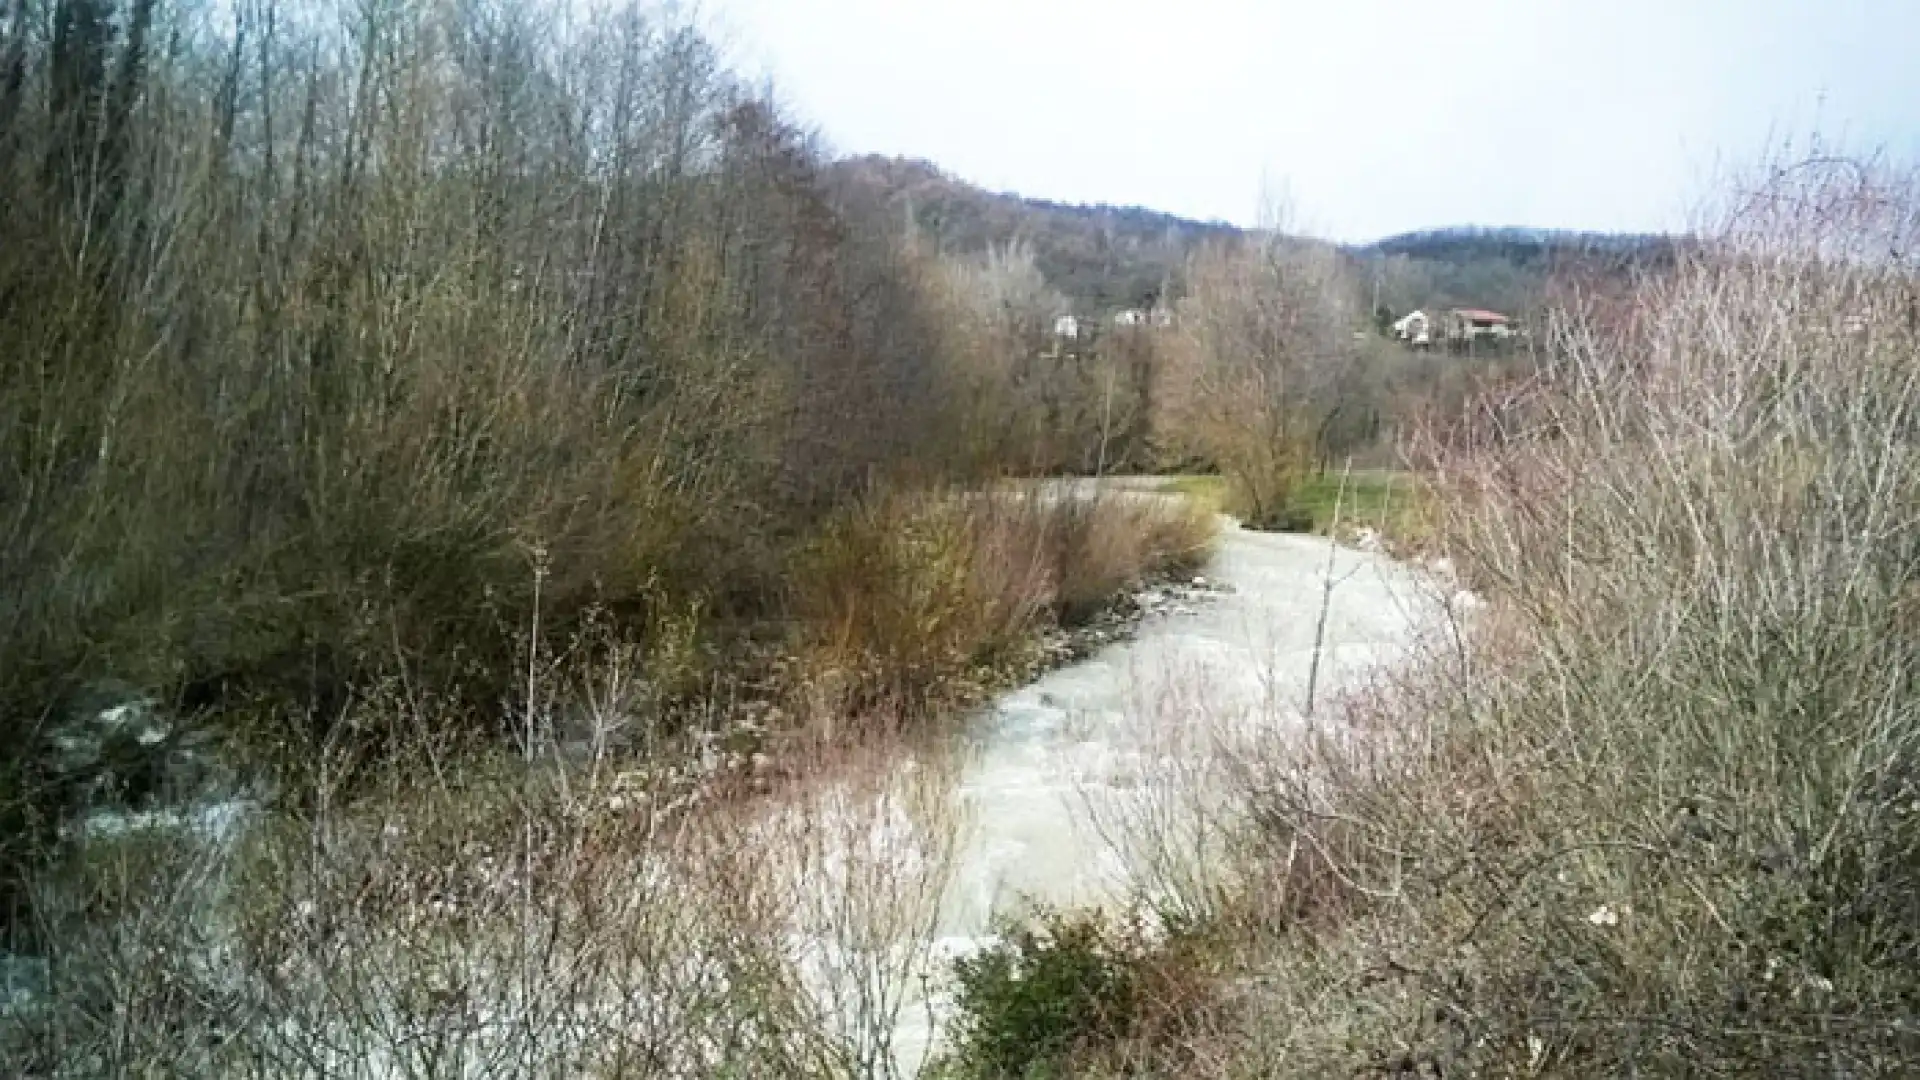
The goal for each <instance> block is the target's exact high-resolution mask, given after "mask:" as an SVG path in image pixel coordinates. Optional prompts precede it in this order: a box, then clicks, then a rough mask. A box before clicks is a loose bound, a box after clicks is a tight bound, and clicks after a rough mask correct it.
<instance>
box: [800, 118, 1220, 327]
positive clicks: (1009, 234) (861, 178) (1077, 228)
mask: <svg viewBox="0 0 1920 1080" xmlns="http://www.w3.org/2000/svg"><path fill="white" fill-rule="evenodd" d="M828 176H829V181H830V182H831V183H832V184H833V185H834V186H835V187H836V189H837V190H838V192H839V194H840V196H841V197H842V198H843V199H845V200H846V201H847V202H848V203H849V204H850V205H856V206H861V207H862V208H864V209H869V210H872V209H878V210H882V211H885V212H889V213H893V214H898V215H900V216H901V218H902V219H903V220H910V221H911V222H912V223H913V225H914V226H915V227H916V228H918V229H920V230H921V231H922V234H923V235H926V236H929V237H931V238H932V239H933V240H934V241H935V242H936V243H938V244H939V245H940V247H941V248H942V250H945V251H947V252H949V253H952V254H972V253H975V252H980V251H984V250H986V248H987V247H988V246H989V245H995V244H1001V245H1004V244H1010V243H1015V242H1019V243H1024V244H1026V245H1028V246H1029V247H1030V248H1031V249H1032V251H1033V255H1034V261H1035V263H1036V264H1037V265H1038V266H1039V268H1040V271H1041V272H1042V273H1043V274H1045V275H1046V278H1047V281H1048V282H1049V283H1050V284H1052V285H1053V287H1054V288H1056V289H1059V290H1060V291H1061V292H1063V293H1065V294H1066V295H1067V297H1068V298H1069V299H1070V300H1071V301H1072V302H1073V303H1074V304H1075V306H1076V307H1077V308H1078V309H1080V310H1082V311H1084V312H1087V313H1099V312H1104V311H1112V310H1115V309H1119V308H1126V307H1136V306H1145V305H1148V304H1150V303H1152V301H1153V300H1154V299H1155V298H1156V297H1157V296H1158V295H1159V292H1160V290H1161V289H1162V287H1163V286H1165V285H1166V284H1167V283H1169V282H1170V281H1172V282H1176V283H1177V281H1178V278H1179V276H1180V273H1181V271H1182V269H1183V268H1184V267H1185V265H1186V261H1187V256H1188V255H1189V254H1190V253H1191V252H1192V251H1193V250H1194V249H1195V248H1196V247H1198V246H1199V245H1200V244H1201V243H1202V242H1204V241H1205V240H1207V239H1210V238H1230V237H1235V236H1238V235H1239V234H1240V230H1239V229H1237V228H1235V227H1234V226H1232V225H1229V224H1226V223H1224V222H1217V221H1215V222H1202V221H1193V220H1190V219H1187V218H1181V217H1176V216H1174V215H1172V214H1165V213H1161V212H1159V211H1156V210H1147V209H1143V208H1141V207H1135V206H1105V205H1099V206H1081V205H1069V204H1065V203H1057V202H1050V201H1047V200H1043V199H1029V198H1023V197H1021V196H1019V195H1015V194H1010V193H1004V192H993V191H988V190H986V189H984V188H981V187H978V186H976V185H974V184H970V183H967V182H966V181H964V180H960V179H958V178H956V177H953V176H950V175H948V174H947V173H944V172H942V171H941V170H940V169H939V168H938V167H937V166H935V165H933V164H931V163H929V162H926V161H920V160H915V159H909V158H889V157H882V156H877V155H875V156H868V157H858V158H849V159H846V160H842V161H839V162H836V163H834V164H833V165H832V166H831V167H830V169H829V171H828Z"/></svg>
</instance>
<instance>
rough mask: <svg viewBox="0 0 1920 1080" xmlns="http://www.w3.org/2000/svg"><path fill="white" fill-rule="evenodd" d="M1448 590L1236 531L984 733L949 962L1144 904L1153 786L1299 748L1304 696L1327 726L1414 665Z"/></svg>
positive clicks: (970, 770)
mask: <svg viewBox="0 0 1920 1080" xmlns="http://www.w3.org/2000/svg"><path fill="white" fill-rule="evenodd" d="M1442 580H1443V579H1442V578H1436V577H1435V576H1434V575H1433V574H1431V573H1428V572H1426V571H1423V570H1416V569H1414V568H1411V567H1408V566H1406V565H1404V564H1401V563H1398V562H1396V561H1394V560H1392V559H1390V558H1388V557H1386V556H1384V555H1381V554H1378V553H1373V552H1367V551H1360V550H1355V549H1353V548H1349V547H1340V546H1335V545H1332V544H1330V543H1329V542H1328V541H1327V540H1325V539H1322V538H1315V537H1307V536H1292V535H1278V534H1270V533H1258V532H1251V531H1247V530H1244V529H1241V528H1239V527H1238V526H1236V525H1233V524H1231V523H1229V524H1227V525H1226V526H1225V527H1224V529H1223V531H1222V533H1221V535H1220V538H1219V544H1218V548H1217V551H1216V554H1215V555H1214V557H1213V559H1212V560H1211V563H1210V565H1209V566H1208V567H1207V569H1206V570H1205V571H1204V577H1203V578H1202V580H1201V582H1200V588H1199V589H1197V590H1194V593H1189V594H1184V595H1183V597H1182V599H1181V600H1179V601H1178V602H1175V603H1166V604H1161V605H1158V606H1159V607H1160V609H1161V610H1159V611H1157V612H1155V613H1152V614H1149V615H1148V616H1147V617H1146V618H1145V619H1144V620H1143V621H1142V623H1141V624H1140V626H1139V627H1138V629H1137V632H1136V633H1134V634H1133V635H1131V636H1130V637H1129V638H1128V639H1126V640H1124V641H1120V642H1116V643H1114V644H1112V645H1109V646H1107V647H1106V648H1104V649H1103V650H1101V651H1099V652H1098V653H1096V654H1094V655H1093V656H1090V657H1088V658H1087V659H1085V660H1083V661H1080V662H1078V663H1075V664H1072V665H1070V666H1067V667H1063V668H1060V669H1057V670H1055V671H1053V672H1051V673H1049V674H1048V675H1046V676H1045V677H1043V678H1041V679H1040V680H1039V681H1037V682H1035V683H1033V684H1031V685H1029V686H1026V687H1024V688H1022V689H1019V690H1017V691H1013V692H1011V693H1008V694H1006V695H1005V696H1003V697H1002V698H1000V699H999V700H998V701H996V702H995V703H994V704H993V705H992V707H991V708H990V709H989V710H987V711H986V712H985V713H984V715H982V716H981V717H980V718H979V720H978V721H977V724H976V727H975V730H974V733H973V736H972V738H973V741H974V746H973V748H972V750H973V753H972V755H971V756H970V757H969V759H968V765H967V766H966V767H965V769H964V770H963V772H962V773H961V776H960V779H959V783H958V787H957V792H956V796H955V797H956V798H957V799H959V800H960V801H961V803H962V804H963V806H964V809H965V811H966V817H967V819H968V821H969V829H968V831H967V833H966V838H965V841H964V846H963V847H962V848H961V849H960V852H959V855H958V859H957V865H956V866H955V868H954V871H953V874H952V877H951V879H950V883H949V884H948V886H947V888H946V893H945V896H944V898H943V902H942V905H941V909H940V916H939V929H938V936H939V942H938V949H937V950H936V953H937V955H940V956H943V957H945V956H952V955H964V954H965V953H966V952H968V951H970V950H972V949H974V948H977V947H979V946H980V945H981V944H982V943H984V942H986V941H988V940H990V934H991V931H992V924H993V920H994V917H995V915H996V914H1002V913H1018V912H1019V911H1021V910H1023V909H1024V908H1025V907H1027V906H1028V905H1031V904H1033V903H1036V902H1037V903H1039V904H1044V905H1048V906H1053V907H1056V908H1057V907H1070V906H1080V905H1086V904H1108V905H1112V904H1117V903H1119V902H1121V901H1123V900H1124V899H1125V898H1126V897H1128V896H1129V895H1133V894H1135V893H1136V891H1137V890H1138V888H1139V887H1141V886H1142V885H1143V883H1142V882H1141V881H1140V880H1138V877H1139V870H1140V867H1141V865H1142V864H1141V859H1142V858H1143V857H1144V858H1151V857H1152V855H1151V854H1147V855H1145V856H1142V855H1141V853H1140V852H1136V851H1132V850H1130V848H1129V844H1128V842H1127V840H1126V839H1125V837H1124V835H1123V834H1124V833H1125V832H1126V831H1127V830H1126V829H1125V828H1123V827H1116V825H1115V823H1116V822H1122V821H1138V820H1145V819H1148V818H1153V817H1155V816H1156V815H1158V816H1159V817H1164V816H1165V815H1166V814H1167V813H1169V812H1172V813H1177V812H1178V811H1177V810H1173V809H1172V808H1170V807H1169V806H1168V805H1163V803H1164V799H1163V798H1162V797H1163V796H1164V794H1165V793H1164V792H1163V791H1159V790H1157V789H1158V788H1159V787H1160V786H1161V785H1162V784H1163V783H1164V782H1165V780H1166V779H1167V778H1168V777H1169V776H1174V775H1177V774H1186V775H1194V772H1193V771H1191V770H1190V768H1189V767H1190V766H1194V765H1196V764H1197V759H1199V758H1202V757H1204V756H1206V755H1208V754H1212V753H1218V752H1222V751H1221V748H1222V746H1223V745H1226V744H1227V743H1236V742H1237V741H1238V740H1242V739H1247V738H1254V739H1263V738H1274V739H1284V738H1287V737H1289V735H1290V734H1297V733H1298V732H1299V731H1300V730H1302V727H1303V725H1304V724H1305V723H1307V722H1308V720H1307V710H1308V705H1307V701H1308V688H1309V684H1310V682H1311V683H1313V684H1314V686H1313V690H1314V698H1315V699H1316V702H1317V703H1318V709H1317V713H1318V714H1319V715H1323V716H1324V715H1325V714H1326V712H1327V711H1328V710H1327V703H1328V701H1329V699H1330V698H1332V697H1335V696H1337V695H1338V694H1339V693H1340V692H1341V691H1342V690H1350V689H1352V688H1354V687H1355V686H1356V685H1357V684H1359V683H1360V682H1361V681H1363V680H1365V679H1366V678H1367V677H1368V676H1369V674H1370V673H1373V672H1377V671H1379V670H1380V669H1381V668H1383V667H1385V666H1390V665H1392V664H1394V663H1396V662H1399V661H1401V660H1403V659H1404V658H1405V657H1406V656H1407V655H1408V653H1409V650H1410V649H1412V648H1413V647H1414V646H1415V644H1416V642H1417V641H1418V640H1420V639H1421V637H1422V635H1423V634H1424V633H1427V632H1430V631H1437V630H1439V629H1440V628H1441V627H1443V626H1444V625H1445V622H1446V620H1445V613H1446V611H1447V609H1448V606H1449V603H1450V601H1449V600H1448V599H1447V598H1446V595H1445V588H1444V587H1443V586H1442V584H1441V582H1442ZM1328 582H1331V583H1332V588H1331V590H1329V589H1328V588H1327V583H1328ZM1194 594H1199V595H1198V596H1197V598H1196V596H1195V595H1194ZM1316 643H1317V645H1318V647H1317V648H1316ZM1316 653H1317V654H1318V656H1319V660H1318V663H1317V672H1316V660H1315V656H1316ZM1242 745H1243V744H1242ZM1172 828H1173V829H1174V831H1176V832H1177V830H1178V825H1177V823H1175V824H1174V825H1173V826H1172ZM1149 831H1155V830H1149ZM1157 831H1159V832H1161V833H1163V834H1164V833H1165V832H1166V831H1167V830H1166V829H1161V830H1157ZM1163 839H1164V836H1163ZM1176 843H1177V841H1176ZM1182 846H1183V847H1184V848H1185V850H1184V851H1183V852H1182V856H1183V857H1184V858H1186V859H1188V860H1189V861H1190V862H1192V863H1194V864H1196V865H1188V866H1186V867H1182V868H1179V870H1180V872H1182V873H1196V872H1197V873H1201V874H1204V873H1205V872H1206V871H1207V867H1206V866H1205V865H1204V863H1205V861H1206V859H1207V858H1208V851H1207V849H1206V847H1205V845H1204V844H1202V843H1197V842H1196V843H1191V844H1186V845H1182ZM1161 854H1162V855H1164V854H1165V851H1164V850H1162V851H1161ZM941 1011H942V1010H941V1008H940V1004H939V1002H938V1001H936V1002H935V1003H934V1005H933V1007H932V1008H931V1009H929V1008H927V1007H926V1006H925V1004H924V1003H922V1004H921V1005H920V1006H919V1007H917V1008H909V1009H908V1010H907V1015H905V1016H904V1017H903V1018H902V1021H901V1023H900V1026H899V1027H898V1028H897V1029H896V1033H895V1036H894V1059H895V1062H896V1063H897V1067H898V1069H899V1071H900V1072H901V1073H902V1075H912V1074H913V1072H914V1071H915V1069H916V1068H917V1067H918V1064H919V1062H920V1061H921V1060H922V1059H923V1058H924V1057H925V1056H926V1054H927V1052H928V1050H929V1049H930V1045H931V1043H932V1041H933V1038H934V1034H933V1033H934V1031H935V1030H936V1029H937V1027H938V1024H937V1018H938V1016H939V1014H940V1012H941Z"/></svg>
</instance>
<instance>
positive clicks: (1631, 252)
mask: <svg viewBox="0 0 1920 1080" xmlns="http://www.w3.org/2000/svg"><path fill="white" fill-rule="evenodd" d="M1674 244H1675V239H1674V238H1673V237H1671V236H1666V235H1661V234H1657V233H1604V232H1579V231H1575V230H1571V229H1527V228H1483V227H1479V226H1456V227H1453V228H1445V229H1422V230H1419V231H1418V232H1408V233H1400V234H1399V235H1397V236H1389V237H1387V238H1386V239H1384V240H1376V241H1374V242H1373V243H1371V244H1368V245H1366V246H1365V247H1363V248H1361V249H1360V252H1361V253H1362V254H1368V255H1388V256H1391V255H1406V256H1408V257H1410V258H1416V259H1439V260H1445V261H1451V262H1460V261H1465V260H1469V259H1477V258H1489V257H1492V258H1501V259H1505V260H1507V261H1508V262H1512V263H1515V264H1517V265H1522V266H1525V265H1529V264H1534V263H1542V262H1547V261H1549V260H1552V259H1555V258H1559V257H1564V256H1567V255H1585V256H1614V257H1620V258H1634V259H1646V258H1664V257H1667V256H1670V255H1671V254H1672V252H1673V247H1674Z"/></svg>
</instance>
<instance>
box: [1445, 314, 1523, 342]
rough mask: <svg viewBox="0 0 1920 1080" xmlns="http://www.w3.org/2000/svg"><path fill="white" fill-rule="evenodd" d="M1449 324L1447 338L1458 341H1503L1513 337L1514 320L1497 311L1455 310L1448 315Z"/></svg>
mask: <svg viewBox="0 0 1920 1080" xmlns="http://www.w3.org/2000/svg"><path fill="white" fill-rule="evenodd" d="M1447 322H1448V325H1447V336H1448V337H1450V338H1453V339H1454V340H1456V341H1476V340H1478V339H1480V338H1494V339H1496V340H1503V339H1505V338H1509V337H1512V336H1513V320H1512V319H1509V318H1507V317H1506V316H1505V315H1502V314H1500V313H1499V312H1497V311H1485V310H1482V309H1480V308H1455V309H1454V310H1453V311H1450V312H1448V313H1447Z"/></svg>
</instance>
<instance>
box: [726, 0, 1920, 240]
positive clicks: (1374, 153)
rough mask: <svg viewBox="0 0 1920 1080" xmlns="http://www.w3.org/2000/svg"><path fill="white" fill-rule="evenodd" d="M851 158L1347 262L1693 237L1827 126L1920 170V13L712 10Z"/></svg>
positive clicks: (935, 5) (1110, 7)
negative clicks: (1691, 231) (1617, 234)
mask: <svg viewBox="0 0 1920 1080" xmlns="http://www.w3.org/2000/svg"><path fill="white" fill-rule="evenodd" d="M706 4H707V12H708V15H709V16H710V17H712V18H714V19H716V20H717V21H718V23H719V24H720V26H721V28H722V30H723V33H724V34H725V36H726V37H727V38H728V39H729V40H730V41H731V43H732V47H733V50H734V52H735V54H736V57H737V59H738V60H739V61H740V62H742V63H743V64H745V65H747V67H748V68H749V69H750V70H754V71H758V72H761V73H763V74H765V75H766V76H768V77H770V78H771V79H772V82H773V84H774V87H775V90H776V92H777V94H778V95H779V96H780V97H781V98H782V99H783V100H784V101H785V102H787V104H789V105H790V106H792V107H793V108H794V110H795V111H796V112H798V114H799V115H800V116H801V118H803V119H804V120H806V121H807V122H809V123H810V124H812V125H815V126H817V127H818V129H819V130H820V132H821V133H822V134H823V135H824V136H825V137H826V139H827V141H828V143H829V145H830V147H831V148H832V149H834V150H835V151H838V152H840V153H866V152H879V153H885V154H901V155H908V156H913V157H924V158H929V159H931V160H933V161H934V162H936V163H938V164H939V165H940V166H942V167H943V168H945V169H946V170H947V171H949V172H951V173H954V174H956V175H958V176H960V177H962V178H964V179H967V180H971V181H974V182H976V183H980V184H984V185H986V186H988V187H992V188H995V189H1000V190H1011V191H1018V192H1020V193H1021V194H1024V195H1031V196H1040V197H1045V198H1052V199H1059V200H1064V201H1071V202H1112V203H1137V204H1141V205H1145V206H1150V207H1153V208H1156V209H1162V210H1167V211H1171V212H1174V213H1178V214H1183V215H1187V216H1191V217H1200V218H1223V219H1226V220H1229V221H1235V222H1239V223H1243V224H1250V223H1253V222H1255V221H1256V220H1257V219H1258V217H1259V213H1260V207H1261V205H1262V201H1263V192H1268V191H1282V192H1285V193H1286V196H1287V201H1288V202H1289V203H1290V204H1291V205H1292V207H1293V213H1292V218H1293V222H1292V223H1293V224H1294V225H1295V226H1296V227H1303V229H1304V231H1311V232H1316V233H1319V234H1321V235H1324V236H1328V237H1332V238H1336V239H1341V240H1365V239H1372V238H1375V237H1379V236H1383V235H1387V234H1390V233H1395V232H1400V231H1404V230H1408V229H1414V228H1422V227H1428V226H1437V225H1452V224H1484V225H1537V226H1562V227H1570V228H1593V229H1619V230H1651V229H1664V228H1675V227H1680V226H1683V225H1684V224H1685V223H1686V215H1687V213H1688V209H1689V206H1690V205H1691V204H1692V203H1694V202H1696V201H1697V200H1698V199H1699V198H1700V197H1701V196H1702V195H1703V194H1704V193H1705V192H1706V191H1707V190H1708V189H1709V187H1710V185H1711V183H1712V181H1713V178H1714V176H1715V175H1716V173H1718V172H1720V171H1722V170H1723V169H1724V168H1725V167H1726V166H1728V165H1729V164H1744V163H1749V162H1751V161H1753V160H1754V159H1755V158H1756V157H1757V156H1758V155H1759V154H1760V153H1761V151H1762V150H1764V149H1765V147H1766V146H1767V145H1768V143H1769V141H1770V140H1776V141H1777V139H1778V138H1779V137H1782V136H1786V135H1798V136H1802V137H1804V136H1805V135H1806V134H1807V132H1809V131H1810V130H1812V129H1813V128H1814V127H1815V126H1816V125H1817V126H1818V127H1819V128H1820V130H1821V131H1823V132H1824V133H1826V134H1827V135H1828V136H1829V137H1839V138H1841V139H1844V140H1845V141H1846V142H1847V143H1848V144H1849V145H1851V146H1854V147H1878V148H1885V149H1888V150H1890V151H1894V152H1897V153H1899V154H1901V155H1903V156H1907V157H1913V156H1916V155H1920V56H1917V55H1916V53H1915V48H1916V42H1920V0H1456V2H1452V3H1447V2H1439V0H1179V2H1165V0H706Z"/></svg>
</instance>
